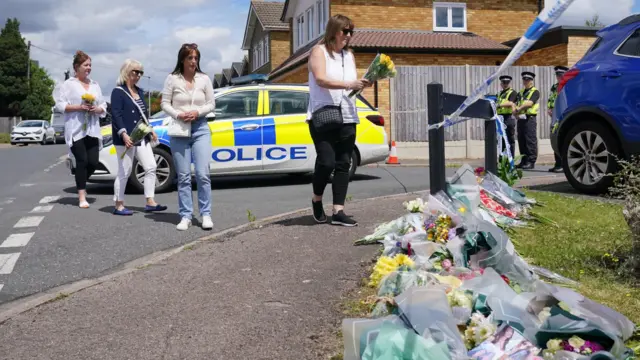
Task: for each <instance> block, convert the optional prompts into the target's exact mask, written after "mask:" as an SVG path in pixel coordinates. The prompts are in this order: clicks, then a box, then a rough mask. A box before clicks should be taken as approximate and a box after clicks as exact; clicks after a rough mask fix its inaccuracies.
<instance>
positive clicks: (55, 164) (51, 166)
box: [44, 155, 67, 172]
mask: <svg viewBox="0 0 640 360" xmlns="http://www.w3.org/2000/svg"><path fill="white" fill-rule="evenodd" d="M66 159H67V156H66V155H64V156H63V157H61V158H60V159H59V160H58V162H56V163H54V164H53V165H50V166H49V167H48V168H46V169H44V172H49V171H51V169H53V168H54V167H56V166H58V165H60V164H62V163H63V162H65V161H66Z"/></svg>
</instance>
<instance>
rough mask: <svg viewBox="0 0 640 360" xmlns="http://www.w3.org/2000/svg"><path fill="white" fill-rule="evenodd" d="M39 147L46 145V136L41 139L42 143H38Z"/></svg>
mask: <svg viewBox="0 0 640 360" xmlns="http://www.w3.org/2000/svg"><path fill="white" fill-rule="evenodd" d="M40 145H47V135H44V136H43V137H42V141H40Z"/></svg>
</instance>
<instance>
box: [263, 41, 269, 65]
mask: <svg viewBox="0 0 640 360" xmlns="http://www.w3.org/2000/svg"><path fill="white" fill-rule="evenodd" d="M262 56H263V57H264V60H263V63H262V64H263V65H264V64H266V63H268V62H269V34H266V35H265V36H264V43H263V49H262Z"/></svg>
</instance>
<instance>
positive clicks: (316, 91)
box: [307, 45, 360, 124]
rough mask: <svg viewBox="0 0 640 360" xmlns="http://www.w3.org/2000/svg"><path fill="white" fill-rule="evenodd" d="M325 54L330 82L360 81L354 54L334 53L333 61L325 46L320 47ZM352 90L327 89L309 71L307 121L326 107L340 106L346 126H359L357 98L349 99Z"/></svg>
mask: <svg viewBox="0 0 640 360" xmlns="http://www.w3.org/2000/svg"><path fill="white" fill-rule="evenodd" d="M319 46H320V47H321V48H322V51H323V52H324V58H325V61H326V72H327V73H326V74H327V75H326V76H327V78H328V79H329V80H342V81H353V80H357V79H358V72H357V71H356V61H355V58H354V57H353V53H352V52H350V51H343V54H344V65H343V57H342V55H341V54H340V53H336V52H334V53H333V57H334V58H333V59H332V58H331V57H330V56H329V52H328V51H327V48H326V47H325V46H324V45H319ZM350 92H351V90H344V89H326V88H323V87H321V86H320V85H318V83H316V78H315V76H313V72H312V71H311V69H309V108H308V110H307V119H311V114H312V113H313V112H314V111H316V110H318V109H319V108H321V107H323V106H326V105H336V106H340V107H341V109H342V117H343V119H344V123H345V124H358V123H360V119H358V111H357V109H356V97H355V96H354V97H352V98H350V97H349V93H350Z"/></svg>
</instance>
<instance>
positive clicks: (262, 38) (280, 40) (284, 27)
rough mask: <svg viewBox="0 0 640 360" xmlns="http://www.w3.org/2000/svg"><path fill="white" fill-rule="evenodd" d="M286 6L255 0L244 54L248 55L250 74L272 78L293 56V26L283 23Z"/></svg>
mask: <svg viewBox="0 0 640 360" xmlns="http://www.w3.org/2000/svg"><path fill="white" fill-rule="evenodd" d="M283 6H284V3H282V2H274V1H260V0H252V1H251V3H250V8H249V14H248V15H247V23H246V26H245V33H244V39H243V41H242V50H246V51H247V52H248V73H252V74H255V73H257V74H269V73H270V72H271V71H272V70H273V69H275V68H276V67H278V66H279V65H280V64H281V63H282V62H283V61H284V60H286V59H287V57H288V56H289V48H290V45H289V42H290V34H289V23H288V22H283V21H281V20H280V17H281V15H282V9H283Z"/></svg>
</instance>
